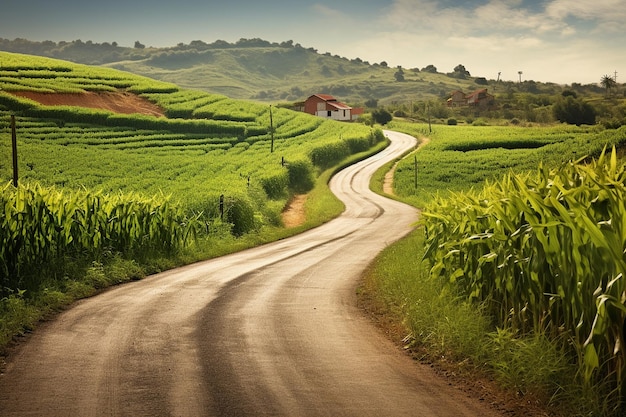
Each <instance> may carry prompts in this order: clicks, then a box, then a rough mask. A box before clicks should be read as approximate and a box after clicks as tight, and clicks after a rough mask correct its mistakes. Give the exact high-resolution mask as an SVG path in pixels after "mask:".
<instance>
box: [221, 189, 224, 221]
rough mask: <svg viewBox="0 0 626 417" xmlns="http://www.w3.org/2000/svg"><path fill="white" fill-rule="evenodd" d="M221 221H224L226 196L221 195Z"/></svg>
mask: <svg viewBox="0 0 626 417" xmlns="http://www.w3.org/2000/svg"><path fill="white" fill-rule="evenodd" d="M220 219H222V220H224V194H222V195H220Z"/></svg>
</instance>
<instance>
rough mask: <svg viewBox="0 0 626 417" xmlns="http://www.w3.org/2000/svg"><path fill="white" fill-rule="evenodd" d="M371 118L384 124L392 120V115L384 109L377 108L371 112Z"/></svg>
mask: <svg viewBox="0 0 626 417" xmlns="http://www.w3.org/2000/svg"><path fill="white" fill-rule="evenodd" d="M372 118H373V119H374V121H375V122H376V123H379V124H381V125H383V126H384V125H386V124H387V123H389V122H390V121H392V120H393V116H392V115H391V113H389V112H388V111H387V110H385V109H377V110H374V111H373V112H372Z"/></svg>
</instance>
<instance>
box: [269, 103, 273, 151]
mask: <svg viewBox="0 0 626 417" xmlns="http://www.w3.org/2000/svg"><path fill="white" fill-rule="evenodd" d="M270 134H271V135H272V144H271V145H270V153H274V120H273V119H272V105H271V104H270Z"/></svg>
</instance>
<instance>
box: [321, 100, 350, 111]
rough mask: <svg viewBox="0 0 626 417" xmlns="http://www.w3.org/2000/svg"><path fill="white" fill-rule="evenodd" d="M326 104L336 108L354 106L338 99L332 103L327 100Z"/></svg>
mask: <svg viewBox="0 0 626 417" xmlns="http://www.w3.org/2000/svg"><path fill="white" fill-rule="evenodd" d="M326 104H327V105H328V106H330V107H334V108H336V109H337V110H350V109H351V108H352V107H350V106H348V105H347V104H344V103H340V102H338V101H335V102H332V103H329V102H326Z"/></svg>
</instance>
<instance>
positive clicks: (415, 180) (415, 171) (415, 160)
mask: <svg viewBox="0 0 626 417" xmlns="http://www.w3.org/2000/svg"><path fill="white" fill-rule="evenodd" d="M415 189H416V190H417V155H415Z"/></svg>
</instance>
